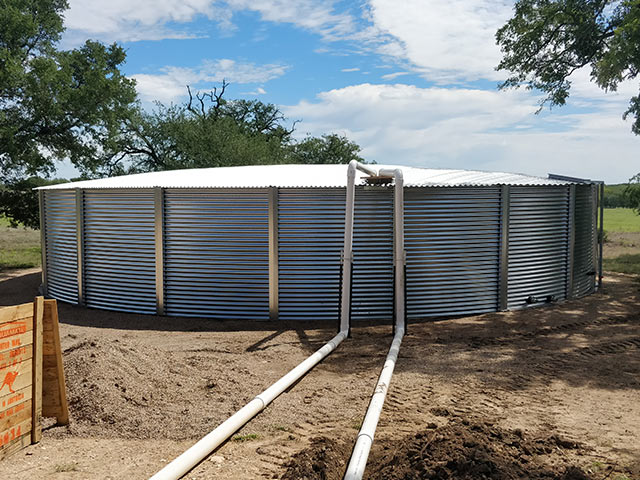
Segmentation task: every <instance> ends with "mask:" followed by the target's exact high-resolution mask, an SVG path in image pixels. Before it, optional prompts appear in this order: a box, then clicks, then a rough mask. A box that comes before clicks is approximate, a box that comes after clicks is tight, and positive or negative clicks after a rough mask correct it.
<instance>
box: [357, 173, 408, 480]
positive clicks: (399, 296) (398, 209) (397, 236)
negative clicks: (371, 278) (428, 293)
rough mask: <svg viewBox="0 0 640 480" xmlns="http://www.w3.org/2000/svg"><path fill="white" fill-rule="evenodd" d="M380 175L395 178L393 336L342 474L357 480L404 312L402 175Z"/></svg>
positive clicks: (394, 359) (394, 356)
mask: <svg viewBox="0 0 640 480" xmlns="http://www.w3.org/2000/svg"><path fill="white" fill-rule="evenodd" d="M379 174H380V175H383V176H392V177H393V178H394V179H395V190H394V194H395V195H394V215H393V216H394V227H393V232H394V236H393V241H394V254H393V257H394V263H395V272H396V275H395V286H394V290H395V304H396V312H395V313H396V322H395V335H394V336H393V341H392V342H391V347H390V348H389V353H388V354H387V358H386V360H385V362H384V366H383V367H382V372H380V376H379V377H378V383H377V384H376V389H375V391H374V393H373V395H372V397H371V400H370V402H369V408H367V414H366V415H365V417H364V420H363V422H362V427H361V428H360V431H359V432H358V438H357V440H356V444H355V446H354V448H353V453H352V454H351V459H350V460H349V465H348V467H347V471H346V473H345V476H344V479H345V480H360V479H361V478H362V476H363V475H364V470H365V468H366V466H367V458H368V457H369V451H370V450H371V445H372V444H373V437H374V435H375V432H376V428H377V427H378V420H379V419H380V413H381V412H382V407H383V406H384V400H385V398H386V396H387V390H388V389H389V383H390V382H391V376H392V375H393V370H394V369H395V366H396V362H397V360H398V353H399V351H400V344H401V343H402V337H403V336H404V326H405V311H404V281H405V280H404V178H403V175H402V170H400V169H395V170H387V169H382V170H380V172H379Z"/></svg>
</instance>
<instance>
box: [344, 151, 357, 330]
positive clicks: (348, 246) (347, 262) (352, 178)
mask: <svg viewBox="0 0 640 480" xmlns="http://www.w3.org/2000/svg"><path fill="white" fill-rule="evenodd" d="M357 164H358V162H356V161H355V160H352V161H351V162H349V167H348V168H347V196H346V203H345V212H344V248H343V250H342V298H341V302H340V331H343V330H345V329H346V330H348V329H349V310H350V306H351V267H352V264H353V216H354V210H355V184H356V166H357Z"/></svg>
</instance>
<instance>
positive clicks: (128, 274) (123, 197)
mask: <svg viewBox="0 0 640 480" xmlns="http://www.w3.org/2000/svg"><path fill="white" fill-rule="evenodd" d="M82 204H83V224H84V230H83V243H84V249H83V257H84V268H83V270H84V281H83V297H84V303H85V304H86V305H87V306H89V307H96V308H104V309H107V310H119V311H126V312H136V313H155V312H156V286H155V285H156V284H155V274H156V271H155V223H154V195H153V190H149V189H139V190H125V191H123V190H120V191H117V190H116V191H114V190H85V191H84V192H83V198H82Z"/></svg>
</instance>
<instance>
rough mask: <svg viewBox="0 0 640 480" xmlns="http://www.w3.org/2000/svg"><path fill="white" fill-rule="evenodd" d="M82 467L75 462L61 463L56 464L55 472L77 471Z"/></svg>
mask: <svg viewBox="0 0 640 480" xmlns="http://www.w3.org/2000/svg"><path fill="white" fill-rule="evenodd" d="M79 470H80V469H79V468H78V464H77V463H75V462H72V463H60V464H58V465H56V467H55V472H56V473H64V472H77V471H79Z"/></svg>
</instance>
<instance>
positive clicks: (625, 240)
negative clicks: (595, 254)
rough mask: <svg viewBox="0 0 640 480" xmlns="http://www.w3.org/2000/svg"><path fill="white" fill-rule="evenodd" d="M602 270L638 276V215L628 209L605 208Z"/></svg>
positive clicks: (639, 251) (639, 270)
mask: <svg viewBox="0 0 640 480" xmlns="http://www.w3.org/2000/svg"><path fill="white" fill-rule="evenodd" d="M604 230H605V232H606V236H605V244H604V255H603V259H602V263H603V267H604V270H608V271H610V272H620V273H628V274H635V275H640V215H637V214H636V213H635V212H634V211H633V210H632V209H630V208H605V210H604Z"/></svg>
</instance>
